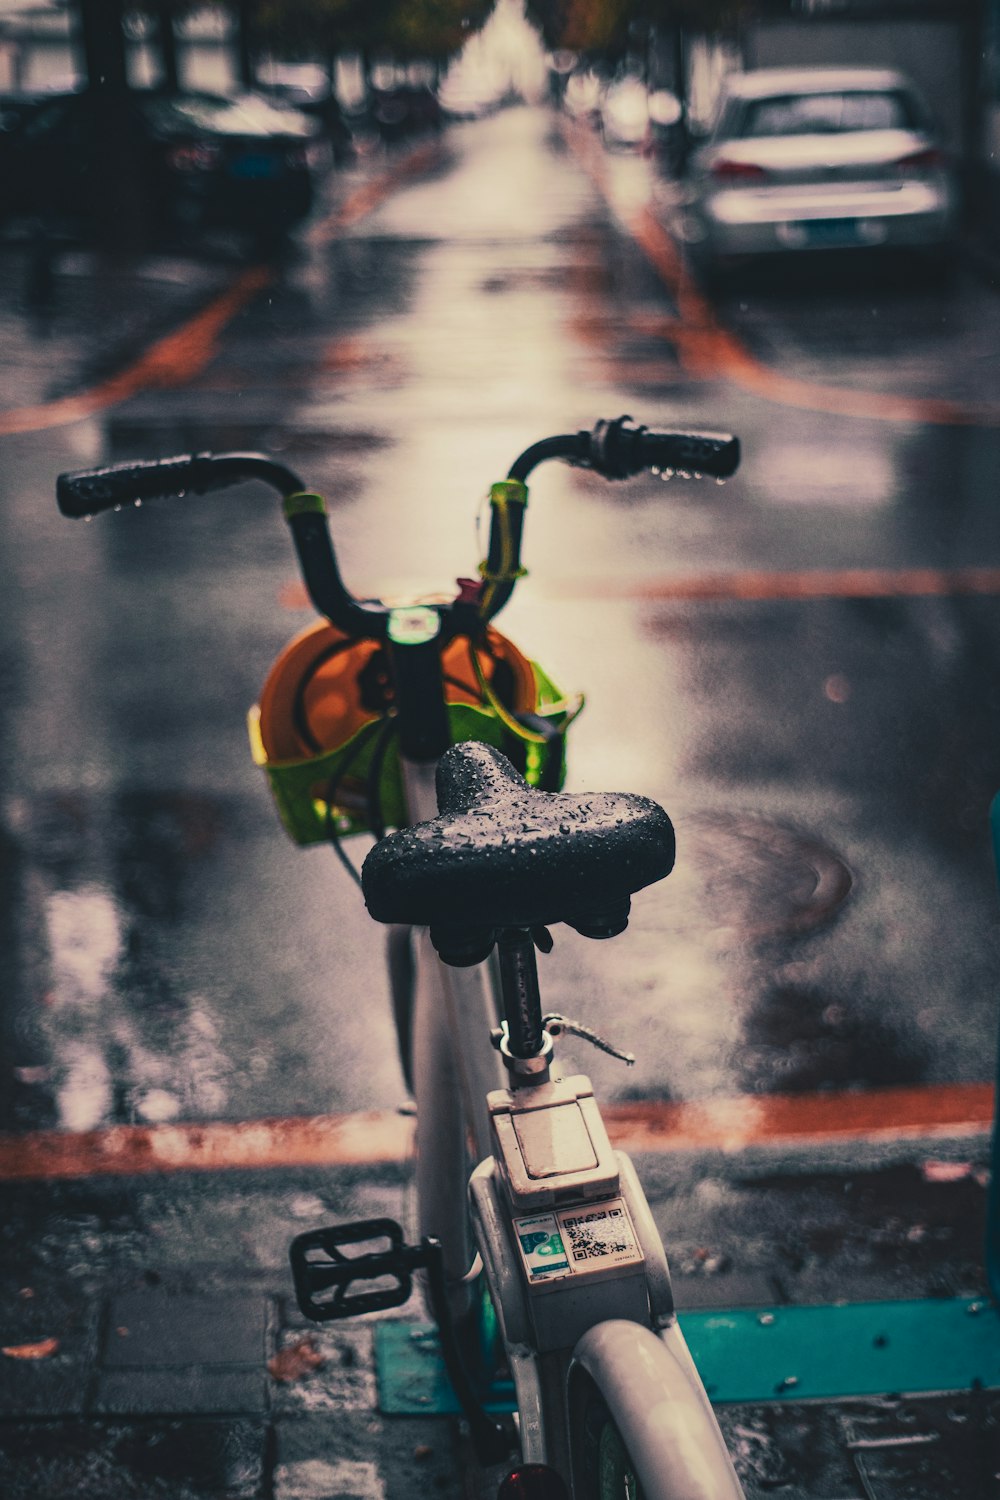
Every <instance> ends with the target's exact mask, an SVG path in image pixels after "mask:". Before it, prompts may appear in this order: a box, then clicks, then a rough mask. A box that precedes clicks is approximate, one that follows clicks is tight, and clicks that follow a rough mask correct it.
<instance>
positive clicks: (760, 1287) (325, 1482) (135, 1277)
mask: <svg viewBox="0 0 1000 1500" xmlns="http://www.w3.org/2000/svg"><path fill="white" fill-rule="evenodd" d="M940 1145H941V1143H938V1146H939V1147H940ZM957 1145H958V1143H952V1144H951V1147H950V1149H949V1146H948V1143H944V1151H943V1155H935V1156H934V1157H930V1156H923V1155H921V1154H920V1153H919V1152H918V1153H913V1154H912V1155H911V1156H910V1157H909V1158H908V1159H899V1160H897V1161H896V1162H895V1163H893V1162H886V1161H882V1162H878V1161H872V1162H869V1163H868V1167H867V1169H864V1167H863V1166H859V1165H855V1166H845V1165H843V1164H839V1165H838V1164H837V1163H835V1162H829V1163H826V1164H823V1163H819V1164H816V1163H814V1164H813V1170H812V1171H811V1172H810V1173H809V1174H808V1175H805V1174H804V1173H803V1172H802V1171H801V1167H802V1165H803V1163H802V1162H799V1163H795V1162H794V1161H789V1160H788V1159H787V1157H786V1158H784V1159H782V1160H779V1159H778V1158H777V1156H775V1157H774V1158H773V1160H772V1161H771V1162H770V1163H768V1161H766V1160H759V1161H758V1162H756V1163H754V1164H751V1163H748V1162H747V1161H745V1160H742V1159H740V1160H737V1159H734V1160H726V1159H725V1158H723V1157H721V1156H718V1157H716V1158H714V1159H708V1158H706V1159H702V1160H695V1159H693V1158H692V1157H689V1156H688V1157H684V1156H670V1155H667V1154H665V1155H662V1156H659V1157H649V1158H647V1159H646V1160H645V1161H643V1162H640V1163H639V1165H640V1169H641V1171H642V1173H643V1175H644V1179H645V1182H646V1185H647V1190H648V1191H649V1195H650V1200H651V1203H652V1205H653V1208H654V1213H655V1215H656V1217H657V1220H658V1222H659V1224H660V1226H661V1229H662V1230H663V1232H664V1234H665V1237H666V1239H667V1243H668V1249H669V1251H670V1255H671V1264H672V1267H673V1272H674V1279H675V1291H676V1295H677V1300H678V1304H679V1306H680V1307H681V1308H682V1310H687V1309H696V1308H701V1309H709V1310H713V1309H714V1310H715V1311H716V1312H718V1311H719V1310H722V1309H733V1308H740V1307H750V1308H754V1309H757V1310H758V1311H760V1310H762V1309H767V1308H770V1309H772V1310H777V1312H778V1313H779V1314H780V1311H781V1309H783V1308H789V1307H794V1306H796V1305H799V1306H801V1305H804V1304H817V1303H824V1304H831V1303H836V1302H838V1301H848V1302H852V1303H857V1302H868V1301H870V1300H871V1301H875V1302H879V1301H882V1300H885V1299H890V1300H893V1301H898V1300H900V1299H916V1300H918V1302H920V1303H921V1304H924V1303H925V1300H926V1301H929V1300H933V1304H934V1306H935V1308H936V1309H938V1308H940V1307H941V1306H942V1305H943V1301H944V1302H948V1303H949V1304H950V1299H954V1298H966V1299H969V1298H974V1299H977V1301H976V1303H975V1304H974V1306H981V1307H982V1308H983V1314H982V1315H983V1316H987V1317H991V1318H992V1317H993V1316H995V1315H994V1314H993V1313H992V1310H991V1309H989V1308H988V1306H987V1305H986V1299H985V1296H984V1285H983V1278H982V1272H981V1267H980V1240H981V1230H982V1222H983V1212H984V1196H985V1195H984V1189H983V1175H984V1174H983V1171H982V1166H983V1158H984V1154H985V1142H983V1141H979V1142H978V1143H977V1144H976V1150H975V1152H972V1153H969V1152H968V1146H969V1143H968V1142H965V1143H964V1145H965V1147H966V1155H965V1156H960V1155H959V1152H958V1150H957ZM407 1184H408V1174H407V1170H406V1168H405V1167H404V1166H403V1165H402V1164H401V1165H400V1166H398V1167H386V1168H384V1169H381V1170H379V1171H372V1170H365V1171H361V1170H358V1169H349V1168H341V1169H338V1170H335V1171H326V1172H319V1171H316V1170H310V1171H297V1172H269V1173H257V1174H251V1173H233V1172H222V1173H216V1174H184V1175H178V1176H170V1175H161V1176H154V1177H150V1178H146V1179H140V1178H123V1179H113V1178H106V1179H100V1180H97V1179H90V1180H87V1179H85V1180H81V1181H77V1182H73V1183H63V1184H59V1185H56V1186H53V1185H51V1184H48V1185H46V1186H45V1187H44V1188H42V1187H41V1186H40V1185H34V1184H32V1183H26V1184H20V1185H15V1184H9V1185H7V1186H6V1187H5V1188H4V1189H3V1190H2V1193H0V1199H2V1202H0V1222H2V1224H3V1226H4V1227H3V1230H2V1233H0V1344H2V1347H3V1349H4V1354H3V1355H2V1356H0V1400H2V1405H3V1411H4V1419H3V1421H2V1422H0V1493H2V1494H3V1496H4V1497H5V1500H28V1497H31V1500H39V1497H41V1500H57V1497H58V1500H62V1497H66V1500H70V1497H72V1500H107V1497H111V1496H114V1497H115V1500H119V1497H122V1500H153V1497H163V1500H167V1497H169V1500H193V1497H202V1496H204V1497H212V1500H402V1497H404V1496H406V1497H411V1496H413V1495H414V1494H417V1493H426V1494H429V1495H441V1496H443V1497H459V1496H463V1495H472V1494H477V1493H481V1491H477V1489H476V1487H475V1484H474V1482H473V1480H472V1479H471V1478H470V1475H469V1472H468V1465H467V1461H466V1453H465V1445H464V1443H463V1438H462V1433H461V1430H460V1425H459V1423H458V1422H457V1421H456V1419H454V1418H452V1417H448V1416H443V1415H433V1414H431V1415H423V1416H421V1415H409V1416H397V1415H385V1414H384V1413H383V1412H382V1411H381V1410H380V1396H379V1390H378V1388H377V1385H376V1370H375V1363H374V1356H373V1334H374V1324H373V1320H371V1319H365V1320H358V1321H355V1322H352V1323H345V1324H334V1325H327V1326H326V1327H324V1328H318V1329H314V1328H312V1327H310V1326H308V1325H306V1324H305V1322H304V1321H303V1319H302V1318H301V1316H300V1315H299V1313H298V1310H297V1308H296V1307H295V1305H294V1300H293V1296H292V1289H291V1278H290V1275H289V1272H288V1270H287V1262H286V1259H285V1257H286V1249H287V1243H288V1241H289V1240H290V1239H291V1238H292V1236H293V1235H294V1234H296V1233H298V1232H301V1231H302V1230H303V1229H305V1228H311V1227H314V1226H316V1225H317V1224H320V1223H323V1222H329V1221H330V1220H332V1219H338V1218H340V1219H351V1218H356V1217H366V1216H370V1215H372V1214H375V1213H387V1214H389V1215H392V1216H395V1217H397V1218H400V1219H401V1220H403V1221H404V1222H405V1219H406V1214H407V1209H408V1196H409V1195H408V1187H407ZM950 1305H954V1306H956V1307H957V1306H960V1305H961V1304H957V1303H956V1304H950ZM404 1315H405V1316H406V1317H408V1318H410V1319H413V1320H416V1319H419V1317H420V1315H421V1314H420V1309H419V1307H417V1306H413V1307H412V1308H407V1309H403V1310H400V1312H398V1313H394V1314H391V1315H387V1316H392V1317H399V1316H404ZM769 1316H771V1314H765V1317H769ZM829 1316H830V1318H831V1319H832V1322H830V1323H829V1324H828V1325H827V1331H828V1334H829V1336H830V1338H831V1340H832V1341H833V1342H835V1341H836V1340H837V1338H838V1337H839V1323H838V1318H837V1314H836V1313H833V1314H830V1315H829ZM683 1321H684V1317H683V1311H682V1322H683ZM692 1321H693V1320H692ZM709 1321H716V1320H714V1319H713V1320H709ZM874 1326H875V1324H874V1323H873V1327H874ZM690 1336H691V1335H690V1334H689V1337H690ZM929 1337H930V1336H929ZM872 1342H873V1343H874V1344H877V1343H878V1342H879V1336H878V1335H877V1334H876V1335H875V1336H874V1338H873V1340H872ZM883 1342H884V1339H883ZM802 1353H803V1355H807V1354H812V1355H815V1350H812V1351H810V1350H803V1351H802ZM831 1357H832V1351H831ZM936 1357H938V1356H937V1354H936V1353H935V1351H934V1350H931V1351H930V1353H929V1359H930V1360H931V1365H932V1366H933V1360H934V1359H935V1358H936ZM820 1363H822V1361H821V1362H820ZM922 1378H923V1377H922ZM796 1380H797V1377H796V1376H795V1374H794V1372H793V1371H792V1370H789V1372H788V1378H787V1380H786V1381H785V1382H784V1384H785V1386H786V1389H785V1390H784V1391H778V1390H776V1391H775V1392H774V1393H773V1395H772V1396H771V1397H770V1399H767V1400H763V1399H758V1400H754V1401H743V1402H740V1403H738V1404H725V1405H722V1406H721V1407H720V1415H721V1420H722V1423H723V1427H724V1430H725V1431H726V1434H727V1438H728V1440H729V1442H730V1446H731V1450H732V1452H733V1454H734V1457H735V1459H736V1462H737V1465H738V1467H739V1470H740V1473H741V1476H742V1477H743V1480H744V1483H745V1486H746V1490H747V1494H748V1496H749V1497H751V1500H755V1497H763V1496H772V1495H779V1496H781V1497H784V1500H896V1497H899V1500H901V1497H903V1496H906V1497H907V1500H924V1497H926V1500H932V1497H933V1500H942V1497H944V1496H948V1497H949V1500H986V1497H988V1496H989V1495H991V1494H994V1493H998V1489H997V1486H998V1484H1000V1481H998V1480H997V1478H996V1475H997V1473H998V1472H1000V1426H998V1418H1000V1390H996V1389H986V1390H975V1389H972V1388H965V1389H962V1390H960V1391H957V1392H952V1393H946V1394H944V1395H940V1394H938V1395H935V1394H930V1393H928V1392H926V1391H925V1392H924V1393H923V1394H920V1395H918V1396H916V1397H912V1398H908V1399H904V1398H901V1397H899V1396H886V1397H866V1398H859V1399H844V1400H836V1401H833V1400H822V1401H803V1400H796V1399H795V1394H796ZM971 1383H972V1382H971V1381H970V1386H971ZM777 1384H779V1385H780V1384H782V1382H778V1383H777ZM925 1384H926V1380H925ZM994 1384H1000V1379H998V1380H996V1381H994ZM418 1402H419V1397H418Z"/></svg>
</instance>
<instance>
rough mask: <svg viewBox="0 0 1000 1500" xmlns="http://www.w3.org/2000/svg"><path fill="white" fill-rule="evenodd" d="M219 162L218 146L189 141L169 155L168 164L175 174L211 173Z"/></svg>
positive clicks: (172, 150) (173, 149)
mask: <svg viewBox="0 0 1000 1500" xmlns="http://www.w3.org/2000/svg"><path fill="white" fill-rule="evenodd" d="M218 161H219V148H218V146H212V145H209V143H208V142H207V141H187V142H185V144H184V145H183V146H174V147H173V148H172V149H171V150H170V151H169V152H168V153H167V162H168V164H169V165H170V166H171V167H172V168H173V170H174V171H175V172H210V171H211V170H212V168H213V167H215V166H217V165H218Z"/></svg>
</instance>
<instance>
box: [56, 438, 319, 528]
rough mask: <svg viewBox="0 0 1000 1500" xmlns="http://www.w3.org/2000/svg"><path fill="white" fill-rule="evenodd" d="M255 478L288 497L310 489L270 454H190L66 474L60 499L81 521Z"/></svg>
mask: <svg viewBox="0 0 1000 1500" xmlns="http://www.w3.org/2000/svg"><path fill="white" fill-rule="evenodd" d="M250 479H256V480H260V481H261V482H262V483H264V484H269V485H270V486H271V487H272V488H273V489H276V490H278V492H279V493H280V494H282V495H294V494H296V493H297V492H298V491H300V490H303V489H304V488H305V486H304V485H303V483H302V480H301V479H300V478H299V476H298V474H296V473H295V471H294V470H293V469H289V468H288V467H287V465H286V464H283V463H279V462H278V460H277V459H274V458H269V457H268V456H267V454H266V453H186V454H183V455H182V456H181V457H179V458H157V459H152V460H151V461H149V462H144V463H134V464H111V465H110V466H109V467H108V468H106V469H81V470H80V471H79V472H78V473H76V474H61V475H60V476H59V479H58V480H57V481H56V499H57V500H58V502H59V509H60V510H61V511H62V513H63V515H64V516H74V517H76V518H79V517H80V516H93V515H96V513H97V512H98V511H99V510H114V508H115V506H116V505H129V504H134V502H135V501H136V500H166V499H169V498H171V497H180V496H181V495H187V494H194V495H207V494H208V492H209V490H224V489H226V488H227V487H228V486H229V485H231V484H243V483H244V482H245V481H247V480H250Z"/></svg>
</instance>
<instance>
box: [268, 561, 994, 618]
mask: <svg viewBox="0 0 1000 1500" xmlns="http://www.w3.org/2000/svg"><path fill="white" fill-rule="evenodd" d="M539 589H540V592H542V593H543V594H544V595H545V597H546V598H549V599H592V600H598V599H638V600H646V601H649V602H651V603H657V602H661V601H668V600H671V599H674V600H692V601H695V602H698V601H701V602H705V601H712V600H716V601H722V600H726V599H929V598H959V597H963V596H971V595H984V594H985V595H995V594H1000V568H842V569H829V570H827V569H819V568H815V569H806V570H805V571H803V572H800V573H765V572H756V571H751V570H747V571H745V572H732V573H690V574H685V573H681V574H678V576H677V577H676V578H671V577H667V578H649V579H642V578H639V579H628V578H622V579H609V578H594V579H590V578H556V579H554V580H550V579H547V580H546V581H545V583H544V584H540V585H539ZM278 600H279V603H280V604H281V605H282V607H283V608H284V609H293V610H298V609H308V608H309V607H310V604H309V596H308V594H307V593H306V590H305V585H304V584H303V583H302V582H301V580H299V579H297V578H296V579H290V580H289V582H288V583H286V584H284V585H283V586H282V588H281V590H280V593H279V595H278Z"/></svg>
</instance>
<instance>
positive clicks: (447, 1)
mask: <svg viewBox="0 0 1000 1500" xmlns="http://www.w3.org/2000/svg"><path fill="white" fill-rule="evenodd" d="M257 7H258V8H257V27H258V31H259V35H260V38H261V41H262V42H266V43H267V44H268V45H269V46H271V47H273V48H274V50H275V51H279V52H281V53H283V54H284V55H286V56H289V55H291V56H299V57H310V58H315V57H331V56H336V54H337V53H338V52H345V51H354V52H361V53H363V54H366V55H370V54H372V53H374V52H383V53H389V54H390V55H392V56H395V57H397V58H399V59H400V60H401V61H410V60H412V59H415V58H426V59H428V60H430V61H443V60H445V59H446V58H449V57H451V56H453V55H454V53H456V52H458V51H459V50H460V49H461V47H462V46H463V45H464V43H465V41H466V40H467V38H468V37H469V36H471V35H472V33H473V32H474V31H477V30H478V29H479V27H480V26H482V24H483V22H484V21H486V19H487V18H488V17H489V15H490V13H491V11H492V10H493V0H257Z"/></svg>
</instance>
